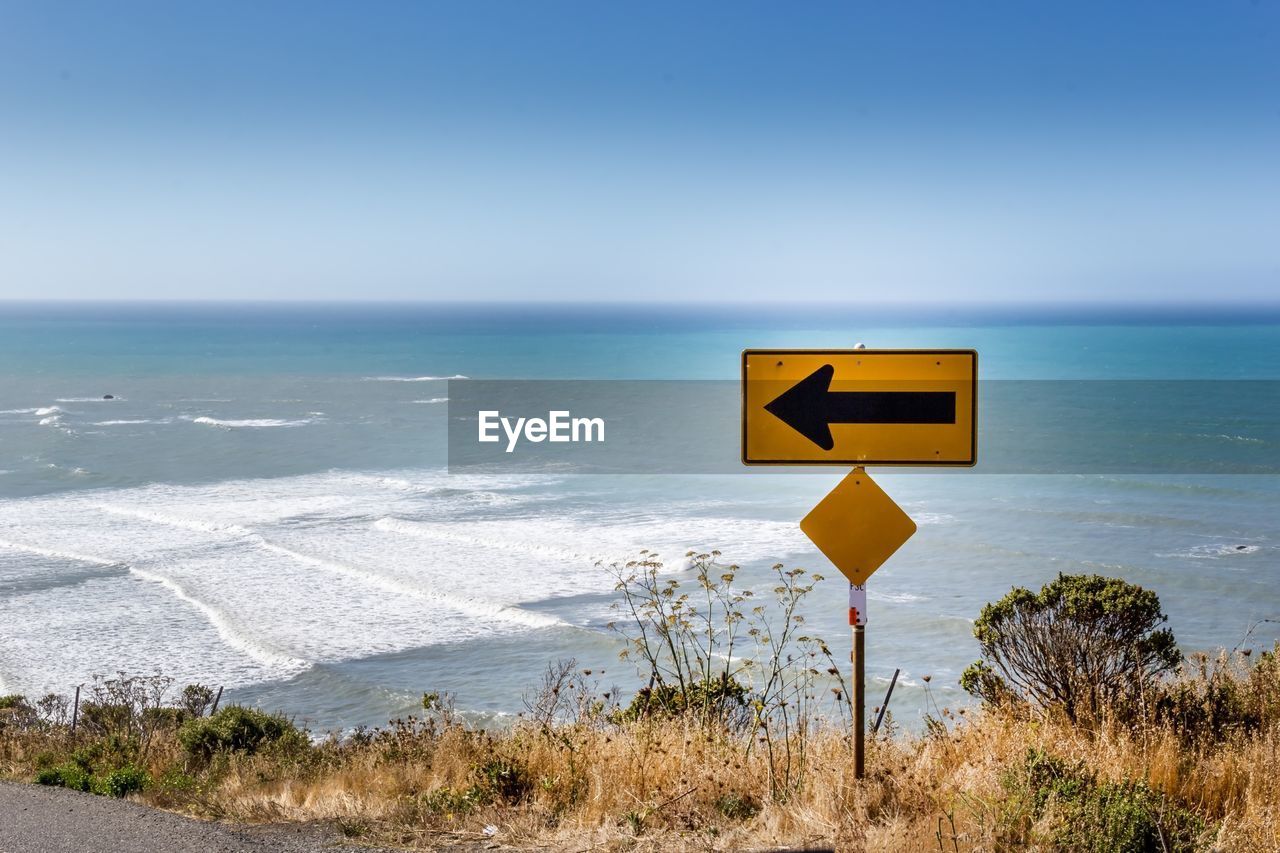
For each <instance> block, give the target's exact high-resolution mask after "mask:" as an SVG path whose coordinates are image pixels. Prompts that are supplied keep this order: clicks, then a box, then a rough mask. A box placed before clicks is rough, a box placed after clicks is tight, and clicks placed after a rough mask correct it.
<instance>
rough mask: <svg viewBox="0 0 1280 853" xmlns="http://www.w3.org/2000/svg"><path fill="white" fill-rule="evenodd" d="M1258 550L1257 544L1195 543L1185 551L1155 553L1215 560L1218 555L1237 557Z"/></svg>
mask: <svg viewBox="0 0 1280 853" xmlns="http://www.w3.org/2000/svg"><path fill="white" fill-rule="evenodd" d="M1258 550H1259V546H1257V545H1239V544H1234V545H1222V544H1214V545H1196V546H1194V547H1192V548H1189V549H1187V550H1186V551H1177V552H1174V553H1172V554H1157V555H1156V556H1158V557H1182V558H1188V559H1192V560H1216V559H1218V558H1219V557H1238V556H1243V555H1245V554H1255V553H1257V552H1258Z"/></svg>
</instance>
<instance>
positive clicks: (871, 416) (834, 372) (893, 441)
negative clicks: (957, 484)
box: [742, 350, 978, 466]
mask: <svg viewBox="0 0 1280 853" xmlns="http://www.w3.org/2000/svg"><path fill="white" fill-rule="evenodd" d="M977 384H978V353H977V352H975V351H974V350H744V351H743V353H742V462H743V464H745V465H940V466H957V465H973V464H974V463H975V462H976V461H977V451H978V446H977V445H978V442H977V423H978V412H977Z"/></svg>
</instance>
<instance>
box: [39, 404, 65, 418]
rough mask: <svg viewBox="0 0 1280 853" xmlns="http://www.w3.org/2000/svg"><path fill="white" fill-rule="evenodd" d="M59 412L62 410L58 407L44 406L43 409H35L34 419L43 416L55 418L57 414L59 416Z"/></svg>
mask: <svg viewBox="0 0 1280 853" xmlns="http://www.w3.org/2000/svg"><path fill="white" fill-rule="evenodd" d="M61 412H62V409H61V408H59V407H58V406H45V407H44V408H41V409H36V410H35V412H34V414H35V415H36V417H44V416H45V415H55V416H56V415H58V414H61Z"/></svg>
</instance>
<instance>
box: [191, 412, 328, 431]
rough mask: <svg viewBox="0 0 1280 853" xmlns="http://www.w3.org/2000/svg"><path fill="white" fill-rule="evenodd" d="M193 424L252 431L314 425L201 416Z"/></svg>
mask: <svg viewBox="0 0 1280 853" xmlns="http://www.w3.org/2000/svg"><path fill="white" fill-rule="evenodd" d="M191 422H192V423H193V424H204V425H206V426H215V427H223V428H224V429H245V428H248V429H253V428H258V427H298V426H306V425H307V424H310V423H315V419H314V418H298V419H296V420H285V419H283V418H241V419H225V420H224V419H221V418H211V417H208V416H205V415H201V416H200V417H198V418H192V419H191Z"/></svg>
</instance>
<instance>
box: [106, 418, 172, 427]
mask: <svg viewBox="0 0 1280 853" xmlns="http://www.w3.org/2000/svg"><path fill="white" fill-rule="evenodd" d="M163 423H168V421H167V420H153V419H151V418H139V419H137V420H127V419H126V420H118V421H94V422H93V426H124V425H127V424H163Z"/></svg>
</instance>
